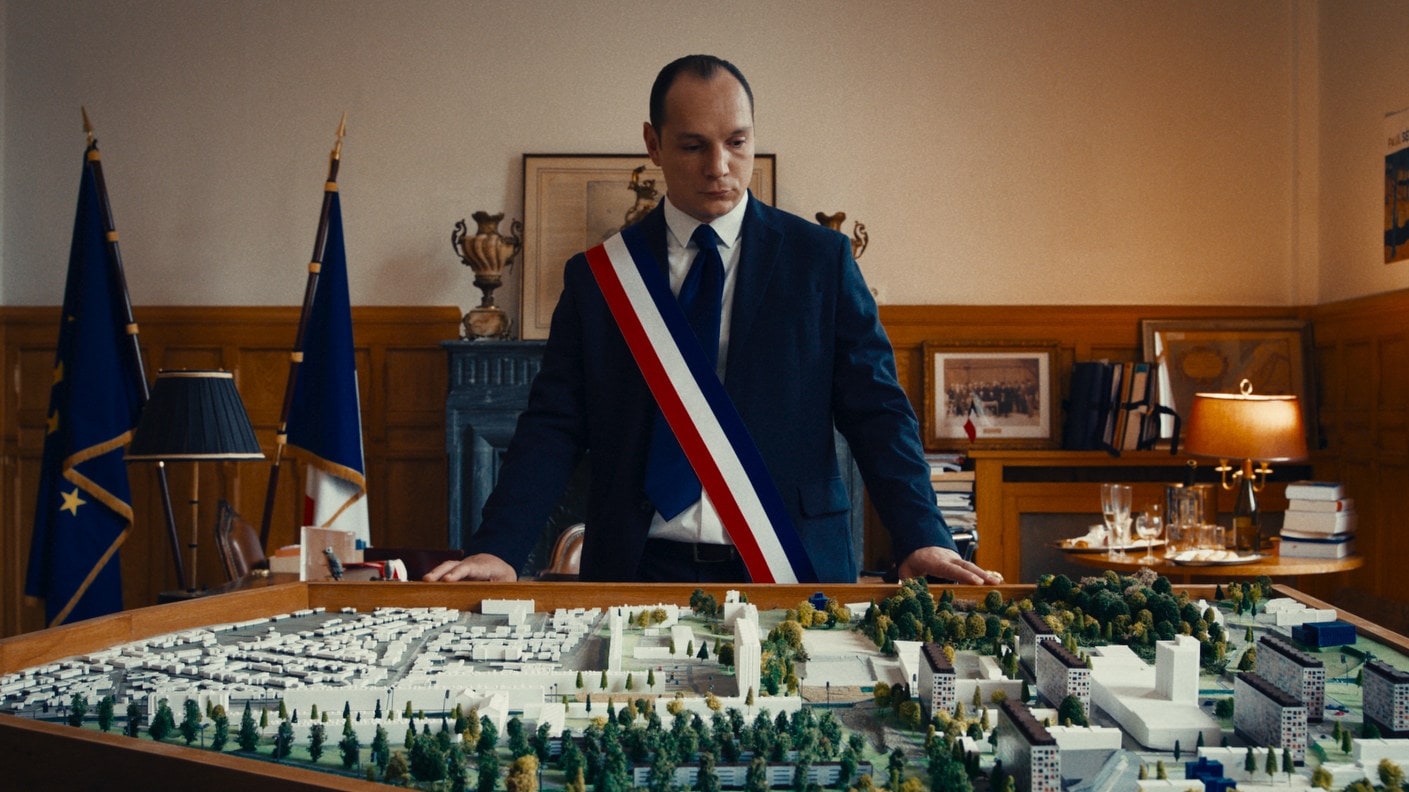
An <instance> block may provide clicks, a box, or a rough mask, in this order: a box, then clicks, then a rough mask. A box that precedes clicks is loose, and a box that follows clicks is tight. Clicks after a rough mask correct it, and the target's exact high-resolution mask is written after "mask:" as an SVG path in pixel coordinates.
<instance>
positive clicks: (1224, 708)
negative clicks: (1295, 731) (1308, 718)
mask: <svg viewBox="0 0 1409 792" xmlns="http://www.w3.org/2000/svg"><path fill="white" fill-rule="evenodd" d="M1213 714H1214V715H1215V716H1217V717H1219V718H1222V719H1224V720H1227V719H1229V718H1231V717H1233V697H1232V696H1224V697H1223V698H1221V699H1219V700H1218V701H1217V702H1215V703H1214V705H1213ZM1337 725H1339V724H1337Z"/></svg>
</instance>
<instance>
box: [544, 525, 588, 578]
mask: <svg viewBox="0 0 1409 792" xmlns="http://www.w3.org/2000/svg"><path fill="white" fill-rule="evenodd" d="M586 532H587V526H586V525H583V524H582V523H575V524H573V525H569V526H568V527H567V528H564V529H563V532H562V533H560V534H558V539H557V541H556V542H554V543H553V555H552V556H551V557H550V558H549V559H548V566H547V567H545V568H544V569H543V571H542V572H540V573H539V575H538V579H539V580H577V574H578V569H579V568H580V566H581V563H582V539H583V536H584V534H585V533H586Z"/></svg>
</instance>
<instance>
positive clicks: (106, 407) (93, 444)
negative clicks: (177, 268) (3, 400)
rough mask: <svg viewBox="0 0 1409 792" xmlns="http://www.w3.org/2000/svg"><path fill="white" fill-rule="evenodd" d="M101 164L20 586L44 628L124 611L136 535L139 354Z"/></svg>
mask: <svg viewBox="0 0 1409 792" xmlns="http://www.w3.org/2000/svg"><path fill="white" fill-rule="evenodd" d="M97 160H98V150H97V147H96V146H93V145H90V146H89V147H88V150H87V151H86V152H85V157H84V166H83V181H82V184H81V186H80V187H79V192H78V215H77V217H76V218H75V219H74V224H73V243H72V247H71V248H70V251H69V265H68V281H67V284H66V285H65V287H64V310H63V316H62V317H61V319H60V324H59V344H58V353H57V355H56V356H55V361H54V381H53V385H52V387H51V390H50V392H49V415H48V427H47V430H46V434H45V438H44V458H43V463H42V467H41V469H40V480H39V499H38V502H37V504H36V505H35V510H34V539H33V543H32V544H31V546H30V553H29V570H28V575H27V577H26V580H25V594H26V595H27V596H30V597H38V598H41V599H43V600H44V611H45V619H46V621H47V622H48V624H49V626H54V625H57V624H64V623H67V622H72V621H77V620H79V619H87V618H90V617H93V616H101V615H103V614H106V613H113V612H116V611H120V610H122V577H121V571H120V569H119V565H118V553H117V551H118V548H119V547H121V546H122V543H123V541H124V540H125V539H126V538H127V534H128V531H129V530H130V529H131V526H132V498H131V490H130V489H129V487H128V481H127V468H126V467H125V465H124V463H123V458H122V456H123V446H125V445H126V443H127V441H128V440H129V439H130V438H131V435H132V428H133V427H134V426H136V424H137V416H138V413H139V412H140V409H141V404H142V383H141V379H140V375H139V373H138V372H139V371H140V369H139V367H138V365H137V361H136V358H135V355H136V350H135V345H134V344H132V343H131V341H130V340H129V339H127V337H126V336H127V333H128V331H129V328H128V327H127V323H126V316H127V312H126V301H127V288H126V285H125V284H124V283H123V281H122V276H121V273H120V271H119V270H118V269H117V267H116V266H115V262H114V260H113V251H112V250H110V248H109V245H108V240H107V238H106V233H105V231H104V216H103V206H102V204H101V203H100V196H99V187H98V180H97V175H96V173H95V169H96V162H97ZM113 242H114V245H115V244H116V240H115V239H114V240H113ZM131 330H132V332H135V331H136V328H131Z"/></svg>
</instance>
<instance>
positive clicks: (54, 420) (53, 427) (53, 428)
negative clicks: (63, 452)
mask: <svg viewBox="0 0 1409 792" xmlns="http://www.w3.org/2000/svg"><path fill="white" fill-rule="evenodd" d="M48 423H49V431H48V432H47V434H53V433H55V432H57V431H59V413H58V411H57V410H56V411H54V412H51V413H49V421H48Z"/></svg>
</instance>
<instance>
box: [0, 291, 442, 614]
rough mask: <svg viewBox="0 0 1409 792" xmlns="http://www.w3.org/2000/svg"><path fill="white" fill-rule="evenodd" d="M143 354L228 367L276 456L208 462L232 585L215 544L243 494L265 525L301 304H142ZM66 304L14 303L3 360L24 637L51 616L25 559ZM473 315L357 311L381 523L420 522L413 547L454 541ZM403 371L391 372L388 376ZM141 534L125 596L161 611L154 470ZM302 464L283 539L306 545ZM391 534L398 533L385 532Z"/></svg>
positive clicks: (11, 540)
mask: <svg viewBox="0 0 1409 792" xmlns="http://www.w3.org/2000/svg"><path fill="white" fill-rule="evenodd" d="M136 313H137V318H138V321H139V322H140V327H141V341H142V346H143V357H144V362H145V364H146V369H147V374H148V377H154V376H155V374H156V372H157V370H159V369H161V368H225V369H228V370H230V371H232V372H233V373H234V374H235V379H236V384H237V386H238V387H239V389H240V393H241V396H242V397H243V399H244V401H245V405H246V408H247V409H248V411H249V413H250V419H251V421H252V422H253V424H254V426H255V430H256V433H257V435H258V436H259V438H260V442H261V445H262V446H263V448H264V451H265V453H266V455H268V456H269V461H266V462H264V463H257V462H249V463H238V464H237V463H204V464H202V465H201V466H200V476H201V482H200V519H199V522H198V525H197V530H198V536H199V539H200V552H199V557H198V563H199V567H200V569H199V580H200V581H202V582H203V583H208V584H209V583H218V582H222V581H223V572H222V571H221V570H220V569H219V567H218V563H217V558H216V556H215V552H214V545H213V544H212V541H213V539H212V536H213V529H214V525H215V513H216V512H215V509H216V503H217V501H218V500H219V499H220V498H222V497H224V498H226V499H227V500H229V501H230V502H231V503H232V504H233V505H234V506H235V508H236V509H238V510H239V511H240V512H241V513H242V514H243V515H244V516H245V517H246V518H247V519H249V520H250V521H251V522H254V523H256V524H257V523H258V522H259V521H260V519H261V516H262V513H263V509H264V496H265V491H266V489H267V484H268V478H269V466H270V463H271V462H272V458H273V456H272V455H273V452H274V447H275V446H274V434H275V431H276V428H277V423H278V419H279V414H280V411H281V409H282V405H283V394H284V386H285V382H286V381H287V377H288V368H289V362H288V361H289V350H290V349H291V348H292V346H293V343H294V337H295V334H296V331H297V323H298V308H297V307H263V306H254V307H251V306H244V307H240V306H234V307H210V306H174V307H146V308H142V307H139V308H137V309H136ZM58 315H59V311H58V308H57V307H43V308H23V307H4V308H0V342H2V343H0V362H3V370H4V372H5V374H6V375H7V377H8V379H7V382H9V383H10V384H11V386H12V387H10V388H7V389H6V391H5V397H4V408H3V411H0V419H3V430H2V433H0V438H3V444H4V448H3V451H4V466H3V475H4V481H3V490H0V491H3V492H4V493H6V496H7V497H6V500H7V501H9V502H8V503H7V505H8V507H9V508H6V509H4V512H3V524H0V550H2V551H3V556H4V558H3V560H0V570H3V572H4V574H5V579H4V581H3V583H0V633H2V634H4V635H13V634H15V633H18V632H25V631H30V630H34V629H38V628H39V627H41V626H42V610H41V609H40V608H38V607H34V606H30V605H27V604H25V603H24V602H23V600H22V597H21V592H22V589H23V585H24V572H25V564H26V562H27V559H28V553H29V540H30V536H31V533H32V521H33V513H34V498H35V487H36V486H37V476H38V467H39V462H40V456H41V454H42V450H43V426H44V418H45V413H46V411H47V409H48V398H49V384H50V382H51V381H52V380H51V371H52V368H53V358H54V343H55V341H56V339H57V335H58V334H57V328H58ZM459 320H460V311H459V309H458V308H456V307H454V306H440V307H422V306H411V307H364V308H354V309H353V335H354V337H355V341H356V345H357V347H356V351H355V355H356V359H357V368H358V379H359V386H360V396H361V404H362V414H363V432H364V453H365V455H366V458H367V463H368V475H369V488H370V489H369V491H370V492H371V496H370V503H369V506H370V507H371V509H370V518H371V522H372V536H373V540H374V542H376V543H383V544H391V542H390V541H389V539H390V538H400V537H401V536H402V535H404V534H406V532H405V531H403V530H401V529H393V528H392V527H391V526H394V525H401V524H411V525H414V526H416V527H417V528H418V529H419V528H420V526H423V525H427V524H431V525H434V526H437V528H436V529H434V530H432V529H429V528H426V529H420V530H418V531H413V532H411V533H410V534H409V535H407V538H408V539H409V540H411V541H408V542H407V543H408V544H416V545H422V546H427V547H441V546H443V545H444V532H443V525H444V523H445V519H446V517H445V508H446V506H445V501H446V496H445V488H444V479H445V457H444V445H443V443H444V437H443V431H444V430H443V426H444V417H443V416H444V408H445V401H444V400H445V372H444V368H445V362H444V353H443V352H442V350H441V349H440V348H439V346H438V345H439V343H440V342H441V341H444V340H446V339H449V338H454V337H455V336H456V334H457V333H458V329H459ZM384 367H390V369H391V371H389V372H388V371H383V370H382V369H383V368H384ZM131 473H132V478H131V481H132V489H133V508H134V512H135V513H136V518H135V522H134V525H133V529H132V531H131V533H130V534H129V537H128V539H127V541H126V543H125V544H124V546H123V548H122V551H121V556H120V557H121V563H122V568H123V577H124V602H125V605H126V606H127V607H129V608H131V607H137V606H141V605H148V604H151V603H153V602H155V600H156V595H157V594H158V593H159V592H161V591H164V590H168V589H171V588H173V587H174V586H175V585H176V579H175V572H174V569H173V564H172V560H171V553H170V547H169V543H168V539H167V533H166V527H165V524H164V519H163V517H162V510H161V507H160V500H159V498H158V497H157V488H156V486H155V481H156V477H155V475H154V473H153V471H152V470H151V468H150V466H147V465H134V466H133V467H132V468H131ZM169 476H170V484H171V487H170V488H171V493H172V500H173V505H174V508H175V512H176V523H177V529H178V536H179V539H180V542H181V544H182V547H183V552H184V545H185V544H186V543H187V541H188V539H189V536H190V529H191V518H190V508H189V505H188V500H189V493H190V483H191V479H190V471H189V466H188V465H184V464H174V465H172V466H171V467H170V469H169ZM302 478H303V468H302V462H301V460H300V459H298V456H297V454H296V453H290V454H289V455H287V456H286V457H285V462H284V465H283V468H282V470H281V473H280V479H279V485H278V497H277V499H276V510H275V522H274V525H273V527H272V530H271V536H270V544H271V545H272V546H276V547H277V546H279V545H282V544H289V543H292V542H294V541H296V537H297V532H296V528H297V524H298V523H299V522H300V521H301V520H300V509H301V502H302V496H301V493H302ZM382 537H387V539H383V538H382Z"/></svg>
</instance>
